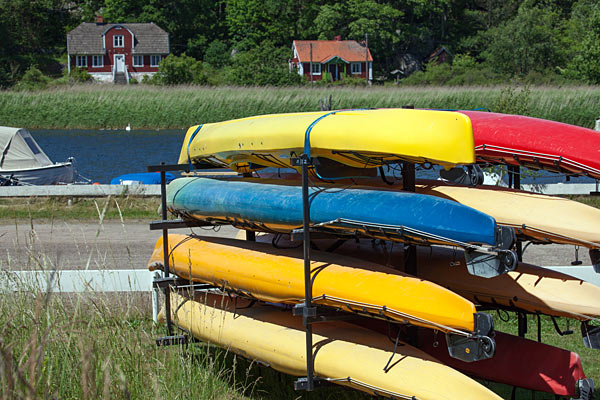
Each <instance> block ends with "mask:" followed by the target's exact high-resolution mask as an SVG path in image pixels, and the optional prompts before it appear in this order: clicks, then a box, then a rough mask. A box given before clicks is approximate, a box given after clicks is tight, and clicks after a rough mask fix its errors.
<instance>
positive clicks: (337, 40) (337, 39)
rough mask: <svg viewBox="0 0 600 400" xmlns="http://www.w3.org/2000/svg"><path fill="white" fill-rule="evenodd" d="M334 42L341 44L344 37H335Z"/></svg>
mask: <svg viewBox="0 0 600 400" xmlns="http://www.w3.org/2000/svg"><path fill="white" fill-rule="evenodd" d="M333 40H335V41H336V42H341V41H342V35H337V36H334V37H333Z"/></svg>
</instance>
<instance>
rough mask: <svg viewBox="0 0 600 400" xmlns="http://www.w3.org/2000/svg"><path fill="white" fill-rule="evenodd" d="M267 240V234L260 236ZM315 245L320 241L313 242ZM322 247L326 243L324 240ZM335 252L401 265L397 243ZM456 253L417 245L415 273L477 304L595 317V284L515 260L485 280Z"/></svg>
mask: <svg viewBox="0 0 600 400" xmlns="http://www.w3.org/2000/svg"><path fill="white" fill-rule="evenodd" d="M264 240H266V238H265V239H264ZM317 245H319V244H318V243H317ZM323 246H326V244H323ZM337 252H339V253H340V254H344V255H348V256H352V257H356V258H362V259H366V260H369V261H372V262H379V263H381V264H382V265H387V266H389V267H393V268H399V269H402V268H403V265H404V261H403V254H404V251H403V250H402V249H401V246H398V245H395V246H392V245H391V243H388V244H387V245H386V248H385V249H384V247H383V245H378V246H373V245H372V243H371V241H361V242H360V243H359V244H356V243H354V242H353V243H349V242H348V243H347V244H345V245H344V246H342V247H340V248H339V249H338V250H337ZM461 257H462V254H461V252H459V251H457V252H454V251H451V250H448V249H444V248H432V249H419V252H418V257H417V274H416V275H417V276H418V277H419V278H422V279H427V280H429V281H431V282H435V283H437V284H438V285H441V286H444V287H446V288H448V289H450V290H452V291H454V292H456V293H458V294H460V295H461V296H463V297H465V298H467V299H469V300H471V301H473V302H474V303H476V304H481V305H486V306H491V307H500V308H502V307H506V308H511V309H518V310H522V311H528V312H532V313H540V314H546V315H553V316H558V317H569V318H575V319H578V320H588V319H590V318H598V317H600V287H598V286H596V285H594V284H591V283H589V282H585V281H583V280H581V279H578V278H574V277H572V276H570V275H566V274H562V273H560V272H556V271H552V270H549V269H545V268H541V267H537V266H534V265H530V264H525V263H520V264H519V266H518V267H517V269H516V270H515V271H509V272H508V273H506V274H503V275H500V276H497V277H494V278H491V279H486V278H480V277H477V276H473V275H471V274H469V273H468V272H467V267H466V265H465V262H464V259H463V258H461Z"/></svg>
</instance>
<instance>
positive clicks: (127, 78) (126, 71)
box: [125, 64, 129, 85]
mask: <svg viewBox="0 0 600 400" xmlns="http://www.w3.org/2000/svg"><path fill="white" fill-rule="evenodd" d="M125 80H126V81H127V84H128V85H129V67H128V66H127V64H125Z"/></svg>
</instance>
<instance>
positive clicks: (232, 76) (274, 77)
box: [225, 41, 302, 86]
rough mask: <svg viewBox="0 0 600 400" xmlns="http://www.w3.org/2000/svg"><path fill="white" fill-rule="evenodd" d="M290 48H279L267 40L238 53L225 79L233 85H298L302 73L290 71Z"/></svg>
mask: <svg viewBox="0 0 600 400" xmlns="http://www.w3.org/2000/svg"><path fill="white" fill-rule="evenodd" d="M288 58H289V50H288V49H287V48H277V47H275V46H274V45H273V43H271V42H269V41H265V42H263V43H262V45H260V46H257V47H254V48H252V49H251V50H248V51H245V52H240V53H237V54H236V55H235V56H234V57H233V62H232V65H231V67H228V68H226V72H225V74H226V76H225V81H226V83H228V84H232V85H244V86H249V85H252V86H265V85H269V86H286V85H297V84H299V83H300V82H301V81H302V78H301V77H300V75H298V74H297V73H294V72H290V70H289V66H288V62H287V60H288Z"/></svg>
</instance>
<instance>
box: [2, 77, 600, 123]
mask: <svg viewBox="0 0 600 400" xmlns="http://www.w3.org/2000/svg"><path fill="white" fill-rule="evenodd" d="M502 89H503V87H369V88H344V87H342V88H305V87H298V88H293V87H291V88H271V87H249V88H242V87H216V88H210V87H194V86H180V87H153V86H146V85H136V86H131V87H115V86H109V85H85V86H75V87H71V88H62V89H51V90H46V91H39V92H9V91H5V92H2V93H1V94H0V121H1V124H2V125H10V126H26V127H28V128H48V129H52V128H56V129H59V128H60V129H72V128H81V129H84V128H89V129H103V128H106V129H111V128H121V129H122V128H123V127H125V126H127V124H131V126H132V127H133V128H134V129H135V128H137V129H142V128H150V129H159V128H162V129H167V128H177V129H179V128H186V127H189V126H192V125H195V124H198V123H206V122H215V121H223V120H228V119H234V118H241V117H246V116H251V115H259V114H271V113H284V112H295V111H314V110H318V109H319V102H320V101H321V100H322V99H323V98H325V97H328V96H329V95H331V96H332V108H334V109H341V108H375V107H400V106H406V105H413V106H415V107H418V108H443V109H446V108H451V109H472V108H478V107H488V108H492V107H493V105H494V104H498V99H499V98H500V96H502ZM530 91H531V93H530V104H529V107H528V109H529V115H531V116H534V117H539V118H545V119H551V120H556V121H561V122H566V123H569V124H574V125H580V126H586V127H592V125H593V123H594V120H595V118H596V117H598V116H599V115H598V113H599V112H600V111H598V110H599V108H600V88H599V87H592V86H590V87H562V88H559V87H534V88H531V89H530Z"/></svg>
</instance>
